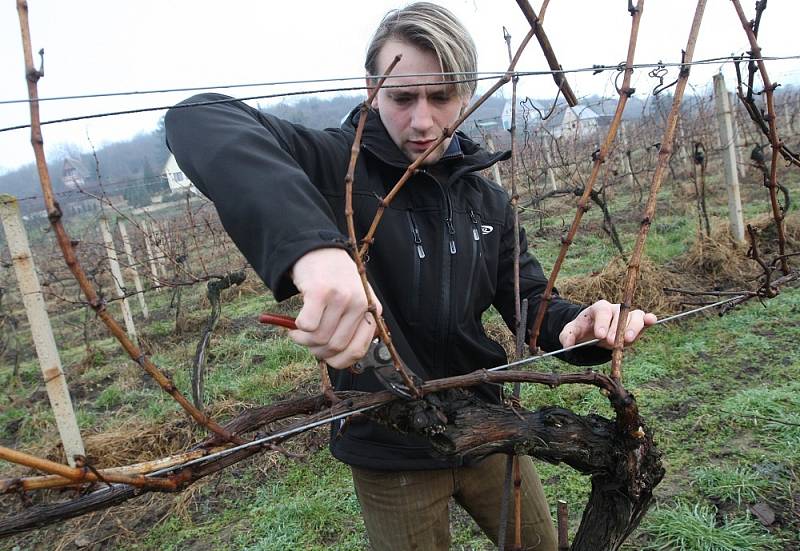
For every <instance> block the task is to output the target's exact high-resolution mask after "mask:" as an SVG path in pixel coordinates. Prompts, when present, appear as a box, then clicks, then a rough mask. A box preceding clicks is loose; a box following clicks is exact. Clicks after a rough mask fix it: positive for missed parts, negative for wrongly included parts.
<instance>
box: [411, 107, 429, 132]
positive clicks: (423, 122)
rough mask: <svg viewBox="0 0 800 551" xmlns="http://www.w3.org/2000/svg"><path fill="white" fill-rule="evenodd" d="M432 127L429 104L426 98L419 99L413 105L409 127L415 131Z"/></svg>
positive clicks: (425, 130) (424, 130)
mask: <svg viewBox="0 0 800 551" xmlns="http://www.w3.org/2000/svg"><path fill="white" fill-rule="evenodd" d="M432 127H433V114H432V112H431V107H430V104H429V103H428V101H427V100H426V99H424V98H423V99H420V100H419V101H417V102H416V105H414V110H413V112H412V113H411V128H412V129H413V130H415V131H417V132H420V133H424V132H427V131H428V130H430V129H431V128H432Z"/></svg>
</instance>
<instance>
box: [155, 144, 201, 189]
mask: <svg viewBox="0 0 800 551" xmlns="http://www.w3.org/2000/svg"><path fill="white" fill-rule="evenodd" d="M161 173H162V174H163V175H164V177H165V178H166V179H167V184H168V185H169V190H170V192H171V193H176V192H178V193H180V192H183V193H185V192H189V193H193V194H195V195H200V191H199V190H198V189H197V188H196V187H194V184H193V183H192V181H191V180H189V178H187V177H186V174H184V173H183V171H182V170H181V168H180V167H179V166H178V162H177V161H176V160H175V155H173V154H171V153H170V155H169V158H167V162H166V164H164V169H163V170H162V171H161Z"/></svg>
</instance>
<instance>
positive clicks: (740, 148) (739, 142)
mask: <svg viewBox="0 0 800 551" xmlns="http://www.w3.org/2000/svg"><path fill="white" fill-rule="evenodd" d="M729 101H730V104H731V106H733V105H736V98H735V96H734V94H730V96H729ZM731 114H732V116H731V121H732V123H733V141H734V143H735V144H736V160H737V163H736V168H737V170H738V171H739V177H740V178H747V163H745V162H743V159H744V155H745V149H746V148H747V144H745V140H744V134H743V133H742V128H741V126H740V125H739V118H738V117H737V116H736V113H735V112H733V110H732V113H731Z"/></svg>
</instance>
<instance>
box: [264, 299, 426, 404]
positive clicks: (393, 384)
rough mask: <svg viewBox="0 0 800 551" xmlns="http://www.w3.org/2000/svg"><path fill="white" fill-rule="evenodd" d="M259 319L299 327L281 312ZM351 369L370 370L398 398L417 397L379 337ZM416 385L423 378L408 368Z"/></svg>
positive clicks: (358, 372)
mask: <svg viewBox="0 0 800 551" xmlns="http://www.w3.org/2000/svg"><path fill="white" fill-rule="evenodd" d="M258 321H259V322H261V323H264V324H267V325H277V326H279V327H285V328H286V329H297V324H296V323H295V319H294V318H292V317H290V316H282V315H280V314H270V313H263V314H261V315H260V316H259V317H258ZM349 369H350V371H351V372H352V373H354V374H356V375H362V374H364V373H365V372H367V371H368V370H370V371H372V372H373V373H374V374H375V378H376V379H378V381H379V382H380V383H381V385H383V388H385V389H386V390H388V391H389V392H391V393H392V394H393V395H394V396H397V397H398V398H403V399H405V400H413V399H416V396H415V395H414V393H413V391H412V390H411V389H410V388H408V386H407V385H406V384H405V382H404V381H403V377H402V376H401V375H400V372H398V371H397V369H395V366H394V363H393V362H392V354H391V353H390V352H389V348H388V347H387V346H386V344H384V343H383V341H381V340H380V339H379V338H378V337H375V338H374V339H372V342H371V343H370V345H369V348H368V349H367V353H366V354H365V355H364V357H363V358H361V359H360V360H359V361H358V362H356V363H355V364H353V365H352V366H350V368H349ZM406 372H407V373H408V374H409V376H410V377H411V380H412V382H413V383H414V385H415V386H418V385H421V384H422V380H421V379H420V378H419V377H417V376H416V375H415V374H414V373H413V372H411V371H410V370H408V369H406Z"/></svg>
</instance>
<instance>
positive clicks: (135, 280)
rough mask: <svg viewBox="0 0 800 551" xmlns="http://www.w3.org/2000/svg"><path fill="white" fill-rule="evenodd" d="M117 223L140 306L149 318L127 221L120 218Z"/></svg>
mask: <svg viewBox="0 0 800 551" xmlns="http://www.w3.org/2000/svg"><path fill="white" fill-rule="evenodd" d="M117 225H118V226H119V233H120V235H121V236H122V246H123V247H124V248H125V256H126V257H128V271H129V272H130V274H131V277H132V278H133V285H134V287H136V296H137V297H138V299H139V306H140V307H141V308H142V316H144V318H145V319H147V318H149V317H150V313H149V312H148V311H147V303H146V302H145V301H144V290H143V289H142V280H141V279H139V272H137V271H136V259H134V258H133V249H131V240H130V239H128V230H126V229H125V222H123V221H122V220H118V221H117Z"/></svg>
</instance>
